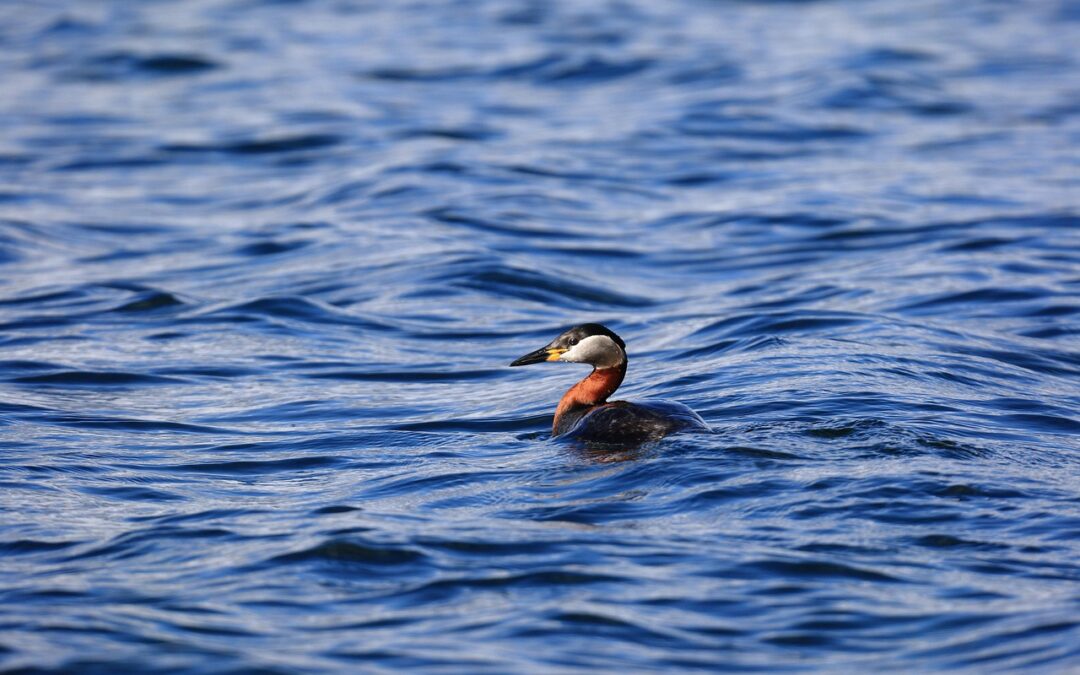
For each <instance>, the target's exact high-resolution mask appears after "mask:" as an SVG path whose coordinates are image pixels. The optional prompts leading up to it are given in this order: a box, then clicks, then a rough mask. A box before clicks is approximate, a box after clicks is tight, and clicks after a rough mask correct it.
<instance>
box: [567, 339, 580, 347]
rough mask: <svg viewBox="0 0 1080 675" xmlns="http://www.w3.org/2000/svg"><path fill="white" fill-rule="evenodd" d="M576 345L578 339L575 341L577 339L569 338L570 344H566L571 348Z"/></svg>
mask: <svg viewBox="0 0 1080 675" xmlns="http://www.w3.org/2000/svg"><path fill="white" fill-rule="evenodd" d="M577 343H578V339H577V338H570V342H568V343H567V344H569V345H570V346H571V347H573V346H574V345H576V344H577Z"/></svg>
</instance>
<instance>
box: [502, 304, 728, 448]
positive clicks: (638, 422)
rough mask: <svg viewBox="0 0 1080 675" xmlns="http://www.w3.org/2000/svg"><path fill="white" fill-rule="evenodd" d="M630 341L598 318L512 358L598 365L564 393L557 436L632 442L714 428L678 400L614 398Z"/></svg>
mask: <svg viewBox="0 0 1080 675" xmlns="http://www.w3.org/2000/svg"><path fill="white" fill-rule="evenodd" d="M626 360H627V359H626V343H625V342H623V341H622V338H620V337H619V336H618V335H616V334H615V333H613V332H612V331H611V330H609V329H608V328H605V327H604V326H601V325H600V324H598V323H585V324H582V325H580V326H574V327H573V328H571V329H570V330H568V331H566V332H565V333H563V334H562V335H560V336H559V337H557V338H555V339H554V340H552V341H551V342H550V343H548V345H547V346H545V347H542V348H540V349H537V350H536V351H535V352H530V353H528V354H526V355H525V356H522V357H521V358H520V359H518V360H516V361H514V362H513V363H511V364H510V365H511V366H527V365H529V364H532V363H541V362H544V361H568V362H570V363H587V364H589V365H591V366H592V367H593V371H592V372H591V373H589V376H588V377H586V378H585V379H584V380H582V381H581V382H578V383H577V384H575V385H574V386H573V387H570V390H569V391H568V392H566V394H564V395H563V397H562V400H561V401H559V407H558V408H556V409H555V421H554V423H553V424H552V428H551V434H552V436H568V437H572V438H579V439H581V440H585V441H591V442H601V443H603V442H608V443H626V442H641V441H646V440H652V439H657V438H661V437H663V436H666V435H668V434H670V433H673V432H676V431H682V430H684V429H685V430H691V429H692V430H696V431H710V429H709V425H708V424H706V423H705V420H703V419H701V417H699V416H698V414H697V413H695V412H694V411H693V410H691V409H690V408H687V407H686V406H684V405H683V404H681V403H675V402H673V401H642V402H640V403H629V402H627V401H612V402H611V403H608V400H607V399H608V397H609V396H611V395H612V394H614V393H615V390H616V389H618V388H619V385H620V384H622V381H623V377H625V376H626Z"/></svg>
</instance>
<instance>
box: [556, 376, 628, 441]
mask: <svg viewBox="0 0 1080 675" xmlns="http://www.w3.org/2000/svg"><path fill="white" fill-rule="evenodd" d="M624 377H626V361H623V362H622V363H620V364H619V365H617V366H615V367H613V368H594V369H593V371H592V372H591V373H589V375H588V377H586V378H585V379H584V380H582V381H581V382H578V383H577V384H575V385H574V386H572V387H570V390H569V391H567V392H566V393H565V394H563V397H562V400H560V401H559V407H558V408H556V409H555V421H554V422H553V424H552V430H553V431H554V430H556V429H558V428H559V420H560V419H561V418H562V417H563V415H565V414H567V413H568V412H570V411H572V410H576V409H578V408H582V407H592V406H596V405H601V404H602V403H606V402H607V399H608V396H611V395H612V394H614V393H615V390H616V389H618V388H619V385H620V384H622V381H623V378H624Z"/></svg>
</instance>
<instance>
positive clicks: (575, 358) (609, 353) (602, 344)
mask: <svg viewBox="0 0 1080 675" xmlns="http://www.w3.org/2000/svg"><path fill="white" fill-rule="evenodd" d="M624 358H625V357H624V356H623V350H622V349H621V348H620V347H619V345H617V344H616V343H615V341H614V340H612V339H611V338H609V337H608V336H606V335H590V336H589V337H587V338H585V339H584V340H582V341H581V342H579V343H577V344H576V345H574V346H573V347H571V348H570V350H569V351H567V352H566V353H565V354H563V355H562V358H560V359H559V360H560V361H569V362H570V363H589V364H592V365H593V366H596V367H597V368H614V367H615V366H617V365H619V364H620V363H622V362H623V359H624Z"/></svg>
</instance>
